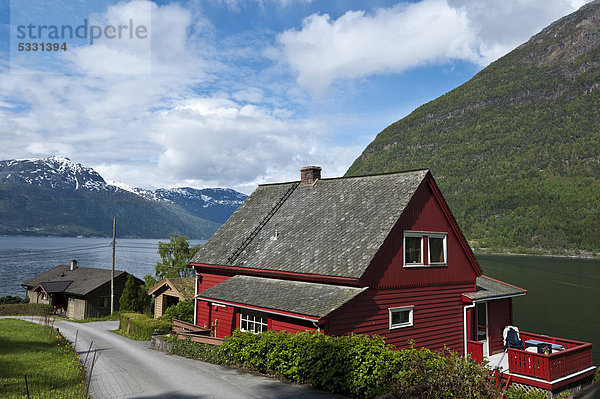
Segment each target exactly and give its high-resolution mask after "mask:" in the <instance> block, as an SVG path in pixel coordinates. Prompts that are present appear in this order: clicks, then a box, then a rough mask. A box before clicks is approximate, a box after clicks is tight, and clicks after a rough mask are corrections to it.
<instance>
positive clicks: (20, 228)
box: [0, 156, 246, 238]
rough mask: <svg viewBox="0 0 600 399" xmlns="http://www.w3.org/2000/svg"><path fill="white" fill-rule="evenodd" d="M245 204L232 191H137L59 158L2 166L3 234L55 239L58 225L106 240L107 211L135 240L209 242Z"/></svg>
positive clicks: (0, 204)
mask: <svg viewBox="0 0 600 399" xmlns="http://www.w3.org/2000/svg"><path fill="white" fill-rule="evenodd" d="M245 199H246V195H244V194H242V193H239V192H237V191H235V190H232V189H227V188H207V189H195V188H191V187H183V188H174V189H163V188H161V189H158V190H147V189H142V188H133V187H129V186H127V185H125V184H123V183H119V182H113V181H106V180H104V178H102V176H100V174H99V173H97V172H96V171H95V170H93V169H92V168H89V167H86V166H83V165H81V164H79V163H75V162H72V161H71V160H69V159H68V158H64V157H58V156H51V157H48V158H38V159H16V160H6V161H0V219H4V221H2V220H0V234H15V233H17V234H22V233H26V234H30V233H31V234H33V233H35V234H55V231H56V228H57V225H58V226H59V227H60V226H63V227H61V228H60V229H59V231H60V232H59V234H63V232H64V234H66V235H68V234H73V232H78V234H80V233H79V232H80V231H82V232H83V234H84V235H94V234H101V235H102V234H105V232H104V231H105V230H106V229H107V227H109V224H107V225H106V226H104V225H102V227H98V223H104V220H103V218H104V217H105V216H101V217H100V216H99V215H98V214H99V213H102V212H104V213H106V217H107V218H108V219H111V218H110V217H109V215H110V214H119V213H120V214H121V219H124V220H125V221H126V222H124V223H129V224H130V226H129V230H130V233H129V235H130V236H138V237H156V236H158V237H164V236H165V234H167V236H168V235H170V233H166V232H168V231H177V232H179V233H182V234H188V235H189V236H190V237H196V238H206V237H207V234H208V235H210V234H212V232H214V231H215V230H216V228H218V226H219V225H220V224H222V223H223V222H225V220H227V218H228V217H229V216H231V214H232V213H233V212H234V211H235V210H236V209H237V207H238V206H239V205H240V204H242V202H244V200H245ZM26 207H30V209H29V210H27V209H24V208H26ZM13 208H14V209H13ZM36 215H37V216H36ZM144 221H146V223H147V226H144V223H143V222H144ZM42 224H43V226H42ZM184 226H185V227H184ZM32 232H33V233H32ZM198 235H201V236H202V237H198Z"/></svg>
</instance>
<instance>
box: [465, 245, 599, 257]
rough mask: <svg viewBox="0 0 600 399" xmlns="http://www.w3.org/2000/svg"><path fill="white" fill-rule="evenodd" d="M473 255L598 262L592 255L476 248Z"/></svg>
mask: <svg viewBox="0 0 600 399" xmlns="http://www.w3.org/2000/svg"><path fill="white" fill-rule="evenodd" d="M473 253H474V254H475V255H506V256H537V257H541V258H564V259H581V260H599V259H600V254H598V255H595V254H592V253H584V254H578V255H562V254H561V255H556V254H548V253H546V254H544V253H541V254H538V253H534V254H531V253H530V254H527V253H517V252H496V251H485V250H483V251H482V248H478V249H477V250H475V249H473Z"/></svg>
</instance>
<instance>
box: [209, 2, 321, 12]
mask: <svg viewBox="0 0 600 399" xmlns="http://www.w3.org/2000/svg"><path fill="white" fill-rule="evenodd" d="M212 1H214V2H216V3H221V4H223V5H224V6H225V7H227V10H228V11H229V12H233V13H239V12H241V11H242V9H243V8H244V7H247V6H249V5H251V4H258V5H259V6H260V7H261V8H265V7H268V6H270V5H271V4H275V5H277V6H278V7H282V8H283V7H287V6H289V5H292V4H294V3H305V4H310V3H312V2H313V0H212Z"/></svg>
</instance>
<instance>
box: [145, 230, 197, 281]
mask: <svg viewBox="0 0 600 399" xmlns="http://www.w3.org/2000/svg"><path fill="white" fill-rule="evenodd" d="M198 249H200V244H198V245H195V246H193V247H190V242H189V240H188V238H187V236H180V235H179V234H177V233H173V234H172V235H171V238H169V242H159V243H158V254H159V255H160V258H161V261H160V262H157V263H156V267H155V269H154V274H155V275H156V278H157V280H162V279H163V278H168V277H192V276H193V275H194V271H193V270H192V269H191V268H190V267H189V266H188V263H189V261H190V259H192V257H193V256H194V255H195V254H196V252H198Z"/></svg>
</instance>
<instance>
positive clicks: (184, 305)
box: [162, 301, 194, 323]
mask: <svg viewBox="0 0 600 399" xmlns="http://www.w3.org/2000/svg"><path fill="white" fill-rule="evenodd" d="M162 317H164V318H165V319H168V320H169V321H170V320H173V319H177V320H182V321H187V322H188V323H193V322H194V302H192V301H181V302H178V303H177V304H176V305H173V306H170V307H168V308H167V310H165V314H163V316H162Z"/></svg>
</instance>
